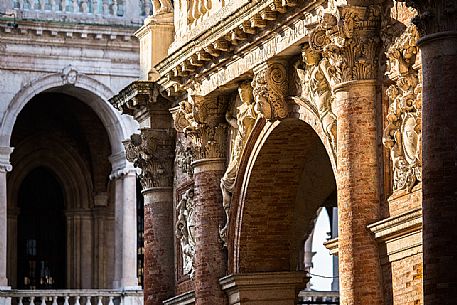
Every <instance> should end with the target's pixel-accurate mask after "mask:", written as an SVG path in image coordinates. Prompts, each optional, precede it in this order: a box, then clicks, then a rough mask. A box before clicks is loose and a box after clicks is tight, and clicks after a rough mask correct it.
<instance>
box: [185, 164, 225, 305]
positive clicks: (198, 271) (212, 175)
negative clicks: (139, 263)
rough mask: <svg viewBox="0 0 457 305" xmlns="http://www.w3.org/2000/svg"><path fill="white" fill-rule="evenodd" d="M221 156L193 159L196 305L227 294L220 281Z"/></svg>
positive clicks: (222, 259)
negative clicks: (219, 157) (194, 160)
mask: <svg viewBox="0 0 457 305" xmlns="http://www.w3.org/2000/svg"><path fill="white" fill-rule="evenodd" d="M224 161H225V160H224V159H203V160H199V161H196V162H194V163H193V165H194V179H195V187H194V189H195V198H196V199H195V215H196V219H195V222H196V229H195V236H196V249H195V305H214V304H218V305H224V304H226V302H227V300H226V296H225V294H224V292H223V291H222V289H221V286H220V285H219V279H220V278H221V277H223V276H224V275H225V270H226V266H225V261H226V260H225V254H224V251H223V245H222V241H221V239H220V237H219V226H220V225H221V224H222V223H223V217H224V209H223V208H222V193H221V190H220V187H219V183H220V180H221V178H222V176H223V174H224V170H225V165H224Z"/></svg>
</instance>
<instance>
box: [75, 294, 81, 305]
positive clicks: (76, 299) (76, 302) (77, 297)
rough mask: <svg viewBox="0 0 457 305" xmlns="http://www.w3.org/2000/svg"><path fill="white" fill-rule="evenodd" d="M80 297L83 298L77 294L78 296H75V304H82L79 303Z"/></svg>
mask: <svg viewBox="0 0 457 305" xmlns="http://www.w3.org/2000/svg"><path fill="white" fill-rule="evenodd" d="M80 298H81V297H80V296H79V295H77V296H76V297H75V304H74V305H81V304H80V303H79V299H80Z"/></svg>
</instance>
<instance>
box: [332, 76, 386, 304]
mask: <svg viewBox="0 0 457 305" xmlns="http://www.w3.org/2000/svg"><path fill="white" fill-rule="evenodd" d="M336 97H337V113H338V152H337V156H338V173H337V184H338V209H339V210H338V223H339V242H338V245H339V254H338V255H339V270H340V289H341V304H343V305H358V304H371V305H377V304H382V303H383V299H382V296H383V292H382V281H381V269H380V262H379V256H378V250H377V246H376V243H375V241H374V239H373V237H372V236H371V235H370V233H369V231H368V230H367V225H368V224H370V223H373V222H375V221H376V220H378V219H379V209H380V208H379V173H378V165H377V159H378V155H377V135H376V116H375V112H376V111H375V101H376V88H375V81H372V80H367V81H353V82H349V83H345V84H342V85H340V86H339V87H338V88H337V93H336Z"/></svg>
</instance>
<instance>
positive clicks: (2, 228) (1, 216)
mask: <svg viewBox="0 0 457 305" xmlns="http://www.w3.org/2000/svg"><path fill="white" fill-rule="evenodd" d="M7 223H8V222H7V198H6V171H5V170H3V169H0V287H2V286H8V279H7V278H6V261H7V253H8V252H7V248H6V247H7Z"/></svg>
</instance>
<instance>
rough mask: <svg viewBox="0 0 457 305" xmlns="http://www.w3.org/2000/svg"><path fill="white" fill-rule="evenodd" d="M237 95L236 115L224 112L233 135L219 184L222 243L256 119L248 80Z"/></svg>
mask: <svg viewBox="0 0 457 305" xmlns="http://www.w3.org/2000/svg"><path fill="white" fill-rule="evenodd" d="M238 95H239V100H240V102H241V104H240V105H239V106H238V107H236V115H233V113H230V112H227V114H226V120H227V122H228V123H229V125H230V126H231V127H232V128H233V132H234V133H235V137H234V139H233V141H232V149H231V156H230V162H229V165H228V167H227V171H226V172H225V174H224V176H223V177H222V179H221V184H220V186H221V190H222V203H223V207H224V210H225V214H226V216H227V222H226V224H225V225H224V227H223V228H221V229H220V232H219V233H220V236H221V239H222V240H223V241H224V243H226V237H227V236H226V235H227V226H228V223H229V212H230V203H231V197H232V192H233V189H234V187H235V180H236V175H237V172H238V168H239V163H240V159H241V155H242V153H243V149H244V146H245V145H246V141H247V139H248V137H249V135H250V134H251V131H252V128H253V127H254V124H255V121H256V119H257V112H256V110H255V109H254V107H255V105H254V103H253V95H252V87H251V85H250V83H249V82H245V83H242V84H241V85H240V87H239V88H238Z"/></svg>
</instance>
